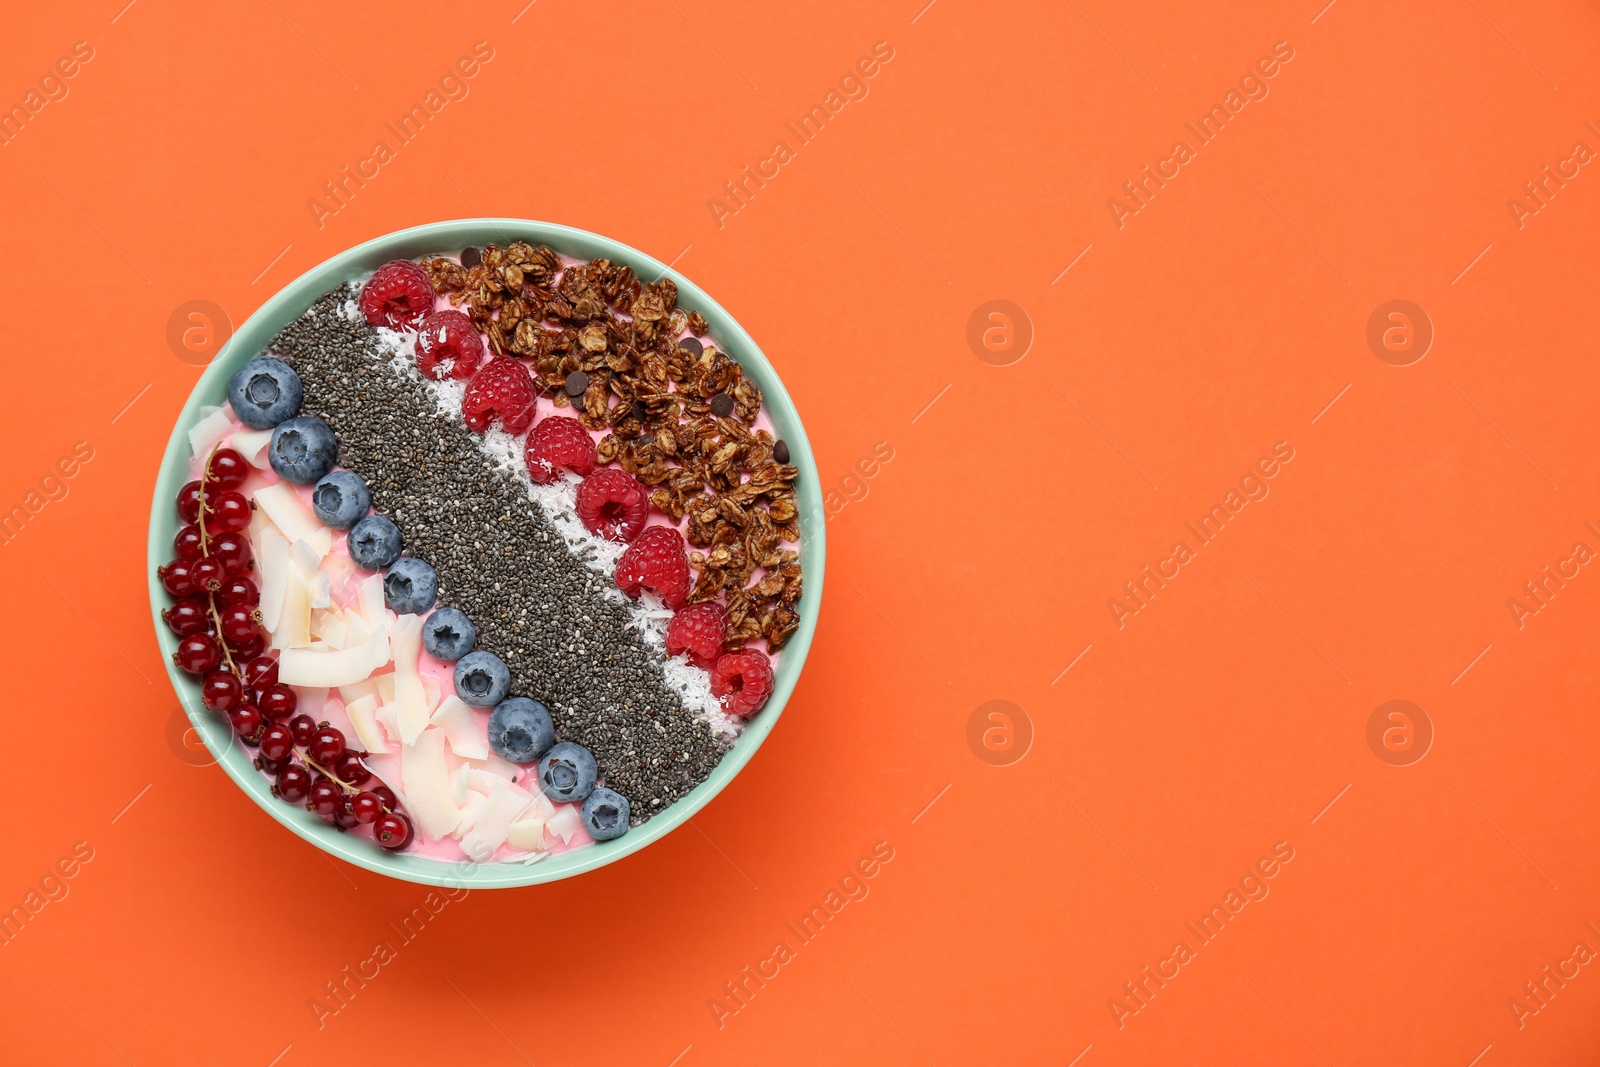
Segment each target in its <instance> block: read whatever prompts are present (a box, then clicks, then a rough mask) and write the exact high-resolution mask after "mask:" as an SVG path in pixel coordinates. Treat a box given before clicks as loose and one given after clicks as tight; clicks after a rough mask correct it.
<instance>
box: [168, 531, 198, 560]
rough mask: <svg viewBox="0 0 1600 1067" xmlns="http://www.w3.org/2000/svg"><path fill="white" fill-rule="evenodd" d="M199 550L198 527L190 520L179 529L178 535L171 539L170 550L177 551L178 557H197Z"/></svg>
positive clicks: (192, 558)
mask: <svg viewBox="0 0 1600 1067" xmlns="http://www.w3.org/2000/svg"><path fill="white" fill-rule="evenodd" d="M200 550H201V538H200V527H198V526H196V525H195V524H194V523H192V522H191V523H190V524H189V525H187V526H185V527H184V528H183V529H181V530H179V531H178V536H176V537H174V538H173V539H172V551H173V552H175V553H177V556H178V558H179V559H187V560H195V559H199V558H200Z"/></svg>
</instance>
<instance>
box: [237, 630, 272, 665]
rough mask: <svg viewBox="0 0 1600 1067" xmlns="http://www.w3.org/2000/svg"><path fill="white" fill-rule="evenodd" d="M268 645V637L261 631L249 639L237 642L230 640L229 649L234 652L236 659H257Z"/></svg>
mask: <svg viewBox="0 0 1600 1067" xmlns="http://www.w3.org/2000/svg"><path fill="white" fill-rule="evenodd" d="M266 647H267V641H266V638H265V637H264V636H263V635H262V634H260V633H257V634H256V635H255V636H254V637H252V638H251V639H250V640H248V641H241V642H238V643H237V644H235V643H234V642H232V641H229V642H228V651H230V652H232V653H233V658H234V659H235V660H241V659H255V658H256V657H257V656H259V655H261V653H262V651H263V650H265V649H266Z"/></svg>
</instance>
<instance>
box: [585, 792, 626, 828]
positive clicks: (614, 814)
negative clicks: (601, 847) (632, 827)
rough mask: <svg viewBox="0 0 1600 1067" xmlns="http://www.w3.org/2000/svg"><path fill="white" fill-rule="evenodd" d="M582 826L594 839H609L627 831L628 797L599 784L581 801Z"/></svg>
mask: <svg viewBox="0 0 1600 1067" xmlns="http://www.w3.org/2000/svg"><path fill="white" fill-rule="evenodd" d="M580 814H581V815H582V816H583V828H584V829H585V830H587V831H589V836H590V837H592V838H594V839H595V840H596V841H610V840H611V839H612V838H613V837H621V836H622V835H623V834H625V833H627V832H628V798H627V797H625V796H623V795H622V794H621V793H618V792H615V791H613V790H610V789H607V788H606V787H605V786H600V787H599V788H598V789H596V790H595V791H594V792H593V793H590V794H589V799H588V800H585V801H584V802H583V811H582V812H581V813H580Z"/></svg>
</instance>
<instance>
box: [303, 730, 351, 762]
mask: <svg viewBox="0 0 1600 1067" xmlns="http://www.w3.org/2000/svg"><path fill="white" fill-rule="evenodd" d="M306 751H307V752H309V753H310V754H311V758H312V759H314V760H316V761H317V762H318V763H320V764H322V766H324V767H332V766H333V765H334V763H335V762H336V761H337V760H338V759H339V757H340V756H342V755H344V734H343V733H342V732H340V730H339V728H338V727H337V726H323V727H319V728H318V730H317V732H316V733H314V734H312V735H311V743H310V744H309V745H307V746H306Z"/></svg>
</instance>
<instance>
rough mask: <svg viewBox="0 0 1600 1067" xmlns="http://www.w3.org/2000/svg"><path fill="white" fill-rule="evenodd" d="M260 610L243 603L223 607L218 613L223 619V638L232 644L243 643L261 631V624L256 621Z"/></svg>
mask: <svg viewBox="0 0 1600 1067" xmlns="http://www.w3.org/2000/svg"><path fill="white" fill-rule="evenodd" d="M257 614H258V612H257V611H256V609H255V608H247V607H244V606H242V605H240V606H237V607H231V608H223V609H222V611H220V612H219V613H218V616H217V617H218V618H219V619H221V620H222V639H223V640H224V641H227V642H228V644H229V645H230V646H234V645H242V644H244V643H245V642H246V641H249V640H250V639H251V638H252V637H255V636H256V635H257V634H259V633H260V632H261V627H260V625H259V624H258V623H257V622H256V615H257Z"/></svg>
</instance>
